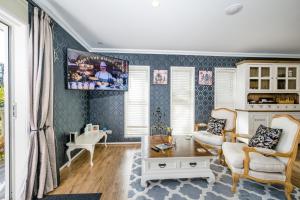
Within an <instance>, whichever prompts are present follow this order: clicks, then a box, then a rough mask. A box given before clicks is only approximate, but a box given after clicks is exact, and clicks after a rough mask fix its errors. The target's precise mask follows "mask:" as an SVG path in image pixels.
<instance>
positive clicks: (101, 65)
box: [67, 49, 129, 90]
mask: <svg viewBox="0 0 300 200" xmlns="http://www.w3.org/2000/svg"><path fill="white" fill-rule="evenodd" d="M67 51H68V52H67V56H68V69H67V74H68V77H67V88H68V89H72V90H128V65H129V62H128V61H127V60H121V59H118V58H113V57H108V56H103V55H98V54H95V53H90V52H84V51H78V50H74V49H68V50H67Z"/></svg>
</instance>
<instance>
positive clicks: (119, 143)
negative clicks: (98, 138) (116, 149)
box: [97, 142, 141, 145]
mask: <svg viewBox="0 0 300 200" xmlns="http://www.w3.org/2000/svg"><path fill="white" fill-rule="evenodd" d="M98 144H100V145H105V144H104V143H97V145H98ZM106 144H112V145H126V144H141V142H107V143H106Z"/></svg>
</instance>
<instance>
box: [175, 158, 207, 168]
mask: <svg viewBox="0 0 300 200" xmlns="http://www.w3.org/2000/svg"><path fill="white" fill-rule="evenodd" d="M208 166H209V162H208V161H193V160H186V161H181V162H180V168H183V169H199V168H207V167H208Z"/></svg>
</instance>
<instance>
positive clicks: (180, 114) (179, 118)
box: [171, 67, 195, 135]
mask: <svg viewBox="0 0 300 200" xmlns="http://www.w3.org/2000/svg"><path fill="white" fill-rule="evenodd" d="M194 119H195V68H194V67H171V127H172V128H173V134H177V135H178V134H191V133H192V132H193V129H194V121H195V120H194Z"/></svg>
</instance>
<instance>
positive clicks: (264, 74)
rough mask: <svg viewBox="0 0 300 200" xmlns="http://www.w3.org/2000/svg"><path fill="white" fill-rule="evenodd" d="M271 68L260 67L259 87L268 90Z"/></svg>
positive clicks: (269, 87)
mask: <svg viewBox="0 0 300 200" xmlns="http://www.w3.org/2000/svg"><path fill="white" fill-rule="evenodd" d="M270 71H271V69H270V67H261V68H260V89H261V90H270V89H271V81H270V79H271V72H270Z"/></svg>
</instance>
